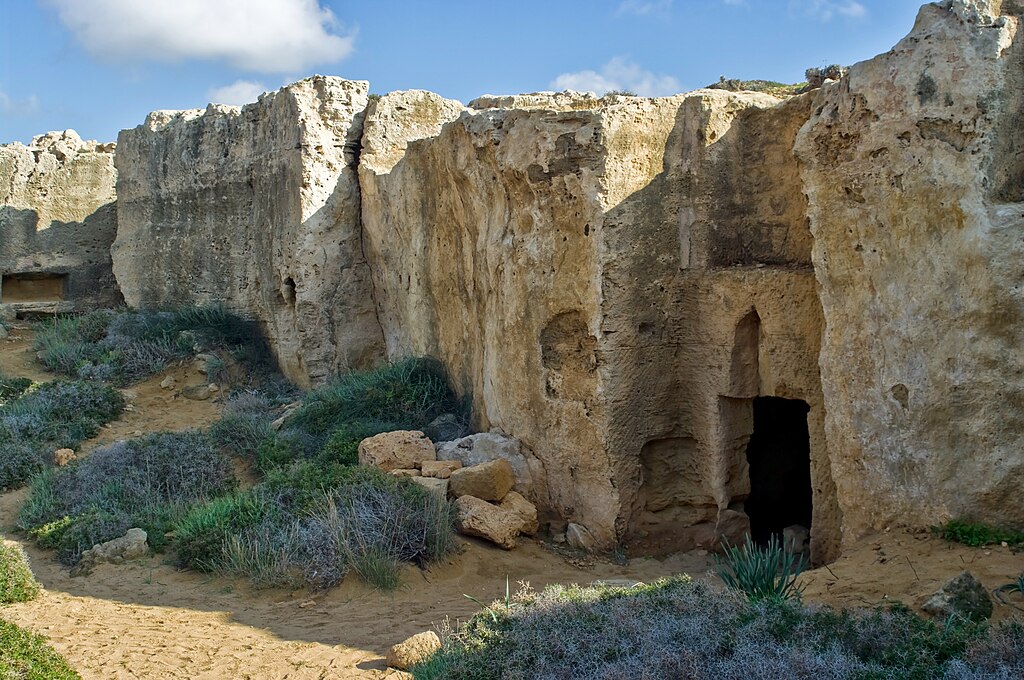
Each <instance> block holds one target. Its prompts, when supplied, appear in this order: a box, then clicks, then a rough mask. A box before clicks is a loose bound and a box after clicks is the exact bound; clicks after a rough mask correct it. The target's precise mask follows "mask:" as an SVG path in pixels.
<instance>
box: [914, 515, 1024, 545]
mask: <svg viewBox="0 0 1024 680" xmlns="http://www.w3.org/2000/svg"><path fill="white" fill-rule="evenodd" d="M934 530H935V532H936V533H937V534H938V535H939V536H941V537H942V538H944V539H946V540H947V541H952V542H953V543H962V544H964V545H969V546H971V547H974V548H982V547H984V546H986V545H999V544H1000V543H1006V544H1008V545H1011V546H1024V532H1021V531H1014V530H1010V529H1000V528H998V527H992V526H989V525H987V524H980V523H977V522H969V521H966V520H952V521H950V522H947V523H946V524H944V525H942V526H939V527H935V529H934Z"/></svg>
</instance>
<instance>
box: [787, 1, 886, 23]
mask: <svg viewBox="0 0 1024 680" xmlns="http://www.w3.org/2000/svg"><path fill="white" fill-rule="evenodd" d="M790 7H792V8H794V9H796V10H798V11H803V12H804V13H805V14H809V15H811V16H813V17H817V18H818V19H821V20H822V21H831V20H832V18H833V17H835V16H841V17H846V18H847V19H861V18H863V17H865V16H867V14H868V10H867V8H866V7H865V6H864V5H862V4H861V3H860V2H858V1H857V0H791V1H790Z"/></svg>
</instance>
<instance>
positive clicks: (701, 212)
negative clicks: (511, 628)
mask: <svg viewBox="0 0 1024 680" xmlns="http://www.w3.org/2000/svg"><path fill="white" fill-rule="evenodd" d="M1022 12H1024V3H1021V2H1020V1H1019V0H1012V1H1011V0H1004V1H1003V2H997V1H995V0H985V1H983V0H947V1H946V2H943V3H939V4H933V5H927V6H925V7H924V9H922V11H921V14H920V16H919V18H918V21H917V24H916V26H915V27H914V30H913V32H912V33H911V34H910V35H909V36H908V37H907V38H906V39H905V40H904V41H902V42H901V43H900V44H899V45H897V46H896V48H894V49H893V50H892V51H890V52H889V53H887V54H885V55H882V56H880V57H877V58H876V59H873V60H871V61H868V62H865V63H862V64H858V65H856V66H854V67H853V68H852V69H851V70H850V73H849V75H848V76H847V77H844V78H843V79H842V80H840V81H839V82H836V83H826V84H825V86H824V87H823V88H822V89H820V90H818V91H815V92H812V93H808V94H805V95H802V96H799V97H794V98H792V99H789V100H786V101H784V102H783V101H780V100H777V99H775V98H772V97H769V96H767V95H763V94H755V93H732V92H726V91H722V90H699V91H696V92H692V93H689V94H685V95H678V96H675V97H667V98H660V99H645V98H640V97H606V98H602V99H597V98H594V97H589V96H584V95H576V94H572V93H535V94H530V95H515V96H508V97H496V96H487V97H482V98H480V99H478V100H476V101H474V102H471V103H470V105H468V106H463V105H462V104H460V103H459V102H455V101H451V100H446V99H443V98H441V97H439V96H437V95H433V94H431V93H428V92H422V91H408V92H397V93H392V94H389V95H386V96H384V97H383V98H381V99H379V100H378V101H376V102H372V103H369V104H368V97H367V95H366V91H367V85H366V83H362V82H351V81H343V80H340V79H336V78H322V77H315V78H311V79H308V80H304V81H301V82H299V83H296V84H294V85H291V86H289V87H286V88H284V89H283V90H280V91H278V92H276V93H272V94H270V95H266V96H264V97H262V98H261V99H260V101H259V102H258V103H256V104H251V105H249V106H246V107H244V108H242V109H237V108H230V107H218V106H211V107H210V108H208V109H207V110H205V111H186V112H174V113H160V112H158V113H154V114H152V115H151V116H150V117H149V119H148V120H147V122H146V123H145V124H144V125H142V126H140V127H138V128H136V129H134V130H128V131H125V132H124V133H122V135H121V137H120V140H119V146H118V154H117V167H118V170H119V180H118V187H117V195H118V223H119V224H118V238H117V241H116V242H115V244H114V255H113V268H114V272H115V273H116V275H117V277H118V281H119V283H120V285H121V287H122V289H123V291H124V293H125V297H126V300H127V301H128V302H129V303H130V304H133V305H156V304H169V303H195V302H210V301H223V302H225V303H227V304H229V305H231V306H234V307H236V308H238V309H240V310H243V311H245V312H248V313H250V314H253V315H255V316H256V317H258V318H259V319H261V320H263V322H264V323H265V324H266V326H267V329H268V331H269V335H270V337H271V340H272V342H273V344H274V347H275V349H276V351H277V353H278V355H279V357H280V359H281V363H282V365H283V366H284V368H285V370H286V372H287V373H288V374H289V376H291V377H293V378H295V379H297V380H298V381H300V382H303V383H309V382H315V381H319V380H321V379H324V378H326V377H327V376H329V375H331V374H333V373H335V372H339V371H344V370H347V369H350V368H357V367H361V366H365V365H368V364H371V363H373V362H374V361H375V360H380V359H383V358H385V357H387V358H392V359H394V358H399V357H402V356H407V355H430V356H434V357H437V358H439V359H441V360H442V361H443V362H444V363H445V364H446V366H447V367H448V369H449V371H450V372H451V374H452V376H453V378H454V380H455V381H456V383H457V386H458V387H459V388H460V389H461V390H462V391H463V392H465V393H466V394H468V395H471V397H472V400H473V406H474V413H475V417H476V420H477V422H476V425H477V426H478V428H480V429H483V430H486V429H490V428H496V429H500V430H502V431H503V432H505V433H506V434H508V435H511V436H514V437H517V438H519V439H521V440H522V442H523V445H524V448H523V453H524V455H525V457H526V460H527V461H528V462H527V465H528V467H529V469H530V470H529V471H530V478H531V480H532V485H531V491H530V492H531V493H532V494H533V498H532V499H531V500H534V501H535V502H536V503H537V504H538V506H539V508H540V510H541V512H542V514H543V516H544V518H545V519H546V520H547V521H550V522H552V524H553V526H555V527H556V528H557V527H558V526H560V525H564V524H566V523H568V522H572V523H575V524H576V525H580V526H578V527H574V528H573V535H577V536H587V537H588V540H590V539H593V543H594V545H597V546H602V547H608V546H611V545H613V544H615V543H616V542H618V541H626V542H629V543H633V544H635V545H638V546H640V547H642V548H644V549H648V550H662V549H671V548H690V547H694V546H711V545H712V544H714V543H715V542H716V541H718V540H720V539H721V538H723V537H724V538H729V539H730V540H738V539H739V537H740V535H741V534H742V532H743V531H744V530H746V529H747V528H748V527H750V522H751V517H753V518H754V520H755V522H756V521H758V512H756V511H755V510H754V509H756V508H757V507H759V506H758V504H759V503H760V504H762V505H760V507H761V508H764V507H765V505H764V504H765V503H766V502H768V501H773V500H779V501H785V500H787V499H786V498H784V497H782V498H780V497H779V494H780V493H781V494H782V495H783V496H784V495H785V494H788V493H789V490H790V489H795V488H797V487H799V486H800V485H801V484H802V485H803V486H804V492H806V493H807V494H808V498H807V499H806V500H807V508H808V509H807V513H808V514H807V516H806V517H803V518H802V519H801V520H800V521H801V523H809V524H810V525H811V526H810V529H811V536H810V542H811V552H812V556H813V557H814V558H815V559H817V560H827V559H830V558H831V557H834V556H835V555H836V554H837V553H838V552H839V550H840V548H841V544H842V542H843V540H846V539H849V538H852V537H856V536H857V535H858V534H860V533H862V532H864V531H867V530H870V529H873V528H881V527H884V526H887V525H889V524H890V523H893V522H901V523H907V524H911V525H918V526H921V525H929V524H934V523H936V522H939V521H942V520H944V519H947V518H949V517H952V516H962V515H966V516H969V517H976V518H977V519H980V520H984V521H987V522H991V523H996V524H1006V525H1010V526H1016V527H1018V528H1021V527H1024V496H1022V495H1021V494H1020V493H1019V490H1020V488H1021V486H1022V484H1024V456H1022V453H1021V451H1022V450H1024V446H1022V444H1024V442H1022V441H1021V439H1022V434H1021V433H1024V418H1022V416H1021V414H1022V413H1024V387H1022V385H1024V383H1022V381H1021V379H1020V375H1021V374H1024V355H1022V354H1021V352H1020V347H1021V346H1022V341H1024V331H1022V330H1021V329H1022V327H1024V324H1022V323H1021V321H1022V319H1024V293H1022V291H1024V274H1022V273H1021V271H1022V270H1021V267H1020V262H1021V260H1022V256H1024V241H1021V238H1020V234H1021V233H1022V231H1021V230H1022V227H1024V160H1022V159H1024V141H1022V139H1024V138H1022V137H1021V135H1020V130H1021V129H1024V106H1022V98H1024V38H1022V37H1021V36H1020V32H1019V29H1020V21H1021V17H1020V15H1021V13H1022ZM18 153H20V154H21V156H18V158H21V157H24V158H25V159H26V160H24V161H21V160H19V161H17V163H23V162H24V163H28V162H29V160H28V159H29V156H25V153H23V152H20V151H19V152H18ZM44 155H45V154H44ZM8 157H10V155H8V156H3V155H2V154H0V172H3V168H5V167H8V166H10V163H11V162H12V161H6V162H7V163H8V165H7V166H5V165H3V163H4V161H3V160H2V159H4V158H8ZM32 162H36V161H34V160H33V161H32ZM39 162H40V163H42V161H39ZM46 162H47V163H49V162H50V161H46ZM19 167H20V166H19ZM18 172H21V171H18ZM8 174H11V173H10V172H9V171H8ZM13 175H16V176H18V177H21V176H22V175H20V174H18V173H13ZM33 200H35V199H33ZM44 204H45V201H42V199H39V201H37V203H34V204H32V205H38V206H44ZM45 210H49V208H46V209H45ZM45 210H43V212H45ZM8 219H9V218H8ZM57 219H64V218H61V217H58V218H57ZM75 219H79V218H75ZM780 400H786V402H785V403H786V408H790V407H793V406H795V407H796V411H795V412H796V417H795V420H793V421H792V422H791V423H789V425H790V426H791V427H792V429H794V430H799V431H800V432H798V433H797V434H799V435H800V436H802V437H803V438H804V441H803V442H801V445H803V446H806V449H803V450H800V451H797V453H799V454H800V455H804V453H806V457H805V458H803V459H801V460H797V463H799V465H801V466H803V471H802V474H803V475H805V476H806V475H807V474H808V470H807V467H808V462H809V467H810V470H809V481H806V482H804V481H799V480H798V483H797V482H794V480H793V479H787V478H786V475H783V474H780V473H779V472H778V469H779V468H780V466H778V465H776V464H775V463H776V461H777V460H779V459H781V458H782V457H784V456H785V451H782V449H785V448H786V447H787V446H789V445H788V444H787V443H785V442H783V443H782V444H779V445H778V448H779V450H778V451H776V450H766V453H765V456H766V458H765V460H766V461H767V463H768V464H767V465H766V466H763V467H766V468H767V473H766V472H765V469H761V468H759V469H758V470H754V469H753V468H754V467H755V466H756V465H761V463H756V462H752V461H753V458H752V457H751V456H752V454H751V451H753V450H756V449H757V447H758V446H760V445H761V444H763V442H764V437H765V434H764V432H765V430H764V428H763V427H762V429H761V430H759V429H758V425H757V423H758V419H759V418H761V420H762V421H763V420H764V418H765V416H764V414H765V413H766V412H768V413H771V412H772V411H770V410H769V411H765V409H768V408H769V407H770V408H782V406H781V405H780V404H781V401H780ZM759 409H761V410H759ZM759 414H760V415H759ZM787 417H791V416H787ZM771 426H772V423H769V424H768V429H771ZM804 428H806V429H804ZM770 443H777V442H770ZM792 448H793V447H790V449H792ZM773 456H774V457H773ZM797 458H799V456H796V457H795V458H794V460H796V459H797ZM808 459H809V461H808ZM773 471H774V472H773ZM766 474H767V477H765V476H764V475H766ZM787 474H788V473H787ZM772 475H774V476H772ZM794 484H795V486H794ZM808 486H809V487H810V488H809V489H808V488H806V487H808ZM766 489H767V490H768V492H769V495H768V496H767V497H766V496H765V495H764V492H765V490H766ZM771 493H775V494H776V495H775V496H772V495H771ZM766 498H767V499H768V501H766ZM812 506H813V507H812ZM787 521H788V520H787ZM581 527H582V528H585V529H586V530H587V531H586V532H583V531H582V528H581Z"/></svg>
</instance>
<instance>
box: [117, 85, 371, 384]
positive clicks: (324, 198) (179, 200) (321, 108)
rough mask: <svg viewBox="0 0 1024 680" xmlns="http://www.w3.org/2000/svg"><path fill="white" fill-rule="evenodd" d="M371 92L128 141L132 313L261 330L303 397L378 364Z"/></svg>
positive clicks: (121, 206)
mask: <svg viewBox="0 0 1024 680" xmlns="http://www.w3.org/2000/svg"><path fill="white" fill-rule="evenodd" d="M368 88H369V84H368V83H366V82H365V81H352V80H343V79H341V78H333V77H325V76H314V77H311V78H306V79H305V80H301V81H299V82H297V83H293V84H291V85H288V86H287V87H284V88H282V89H280V90H278V91H276V92H271V93H269V94H265V95H263V96H262V97H260V99H259V101H258V102H255V103H252V104H247V105H246V106H244V107H241V108H240V107H237V106H222V105H217V104H211V105H210V106H208V107H207V108H206V109H196V110H191V111H156V112H153V113H151V114H150V115H149V116H148V117H147V119H146V121H145V123H143V124H142V125H140V126H138V127H136V128H134V129H131V130H123V131H122V132H121V134H120V135H119V136H118V148H117V156H116V164H117V170H118V182H117V221H118V230H117V240H116V241H115V242H114V244H113V269H114V273H115V275H116V276H117V280H118V283H119V284H120V286H121V290H122V291H123V292H124V297H125V301H126V302H127V303H128V304H129V305H131V306H133V307H145V306H166V305H181V304H203V303H223V304H225V305H226V306H228V307H230V308H232V309H234V310H236V311H239V312H242V313H244V314H247V315H249V316H253V317H255V318H257V319H259V320H260V321H261V322H262V324H263V327H264V329H265V330H266V333H267V335H268V337H269V340H270V343H271V346H272V347H273V349H274V351H275V353H276V354H277V358H278V360H279V363H280V365H281V368H282V370H283V371H284V372H285V373H286V374H287V375H288V377H289V378H291V379H292V380H294V381H296V382H298V383H300V384H303V385H308V384H310V383H311V382H317V381H321V380H323V379H326V378H327V377H329V376H332V375H336V374H338V373H341V372H345V371H348V370H352V369H358V368H364V367H367V366H369V365H371V364H373V363H374V362H375V361H377V360H379V359H380V357H381V354H382V350H383V337H382V335H381V328H380V324H379V323H378V322H377V316H376V313H375V311H374V305H373V291H372V287H371V281H370V270H369V268H368V266H367V263H366V260H365V258H364V256H363V245H362V230H361V226H360V218H359V211H360V192H359V183H358V179H357V176H356V161H357V158H358V153H359V138H360V135H361V133H362V119H363V112H364V110H365V109H366V105H367V101H368Z"/></svg>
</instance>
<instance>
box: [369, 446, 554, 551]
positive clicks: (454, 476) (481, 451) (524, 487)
mask: <svg viewBox="0 0 1024 680" xmlns="http://www.w3.org/2000/svg"><path fill="white" fill-rule="evenodd" d="M474 452H475V455H474ZM483 457H487V458H489V459H487V460H481V458H483ZM439 458H441V459H440V460H439ZM359 464H360V465H373V466H376V467H378V468H380V469H381V470H384V471H385V472H389V473H390V474H393V475H397V476H402V477H408V478H410V479H411V481H413V482H415V483H416V484H420V485H422V486H424V487H426V488H427V489H429V490H431V491H433V492H434V493H437V494H440V495H442V496H444V497H448V498H452V499H454V502H455V510H456V517H455V526H456V528H457V529H458V530H459V531H460V532H462V533H464V534H467V535H469V536H478V537H480V538H484V539H486V540H488V541H491V542H492V543H496V544H497V545H500V546H501V547H502V548H505V549H507V550H511V549H512V548H514V547H515V546H516V537H517V536H519V535H521V534H526V535H533V534H535V533H537V528H538V523H537V508H536V507H535V506H534V504H533V503H531V502H530V501H529V500H528V499H527V498H526V497H525V496H524V495H523V494H522V493H520V491H525V492H527V493H528V492H529V489H530V488H531V487H530V483H529V482H530V479H529V468H528V465H526V461H525V457H524V456H522V454H521V453H520V445H519V442H518V441H516V440H514V439H511V438H508V437H503V436H502V435H499V434H494V433H484V434H479V435H472V436H470V437H463V438H461V439H459V440H457V441H454V442H442V443H439V444H438V445H437V446H435V445H434V443H433V442H432V441H430V439H429V438H428V437H427V436H426V435H424V434H423V433H422V432H420V431H418V430H399V431H395V432H385V433H383V434H378V435H376V436H374V437H370V438H369V439H364V440H363V441H362V442H361V443H360V444H359ZM516 489H519V490H518V491H517V490H516Z"/></svg>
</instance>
